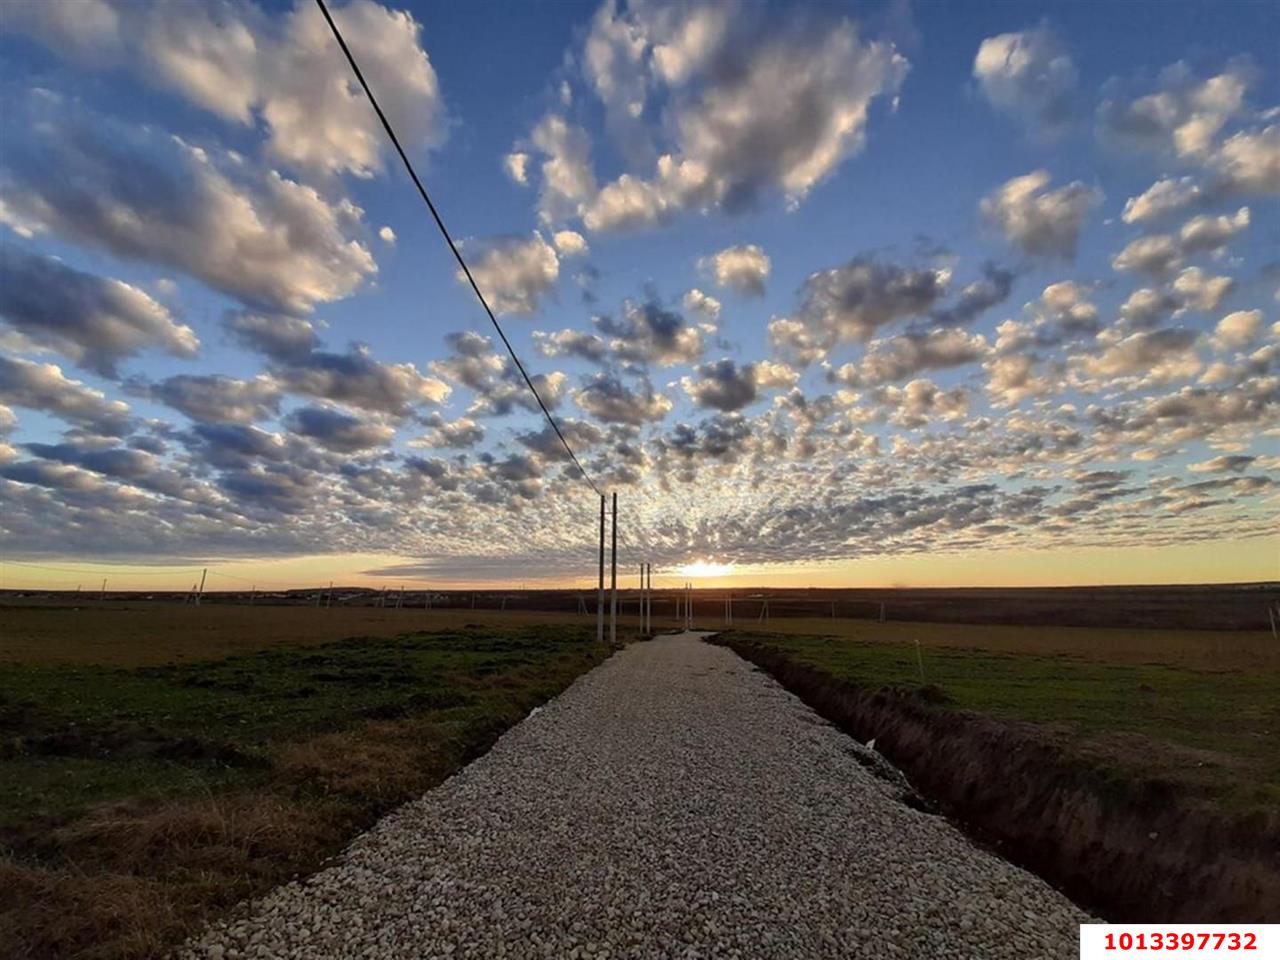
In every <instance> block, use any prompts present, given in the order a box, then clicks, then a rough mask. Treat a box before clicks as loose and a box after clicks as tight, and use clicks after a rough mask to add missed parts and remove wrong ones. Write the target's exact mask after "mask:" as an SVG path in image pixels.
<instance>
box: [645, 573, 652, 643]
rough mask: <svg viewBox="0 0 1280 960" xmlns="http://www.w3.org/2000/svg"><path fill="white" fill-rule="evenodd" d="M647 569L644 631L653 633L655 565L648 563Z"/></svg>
mask: <svg viewBox="0 0 1280 960" xmlns="http://www.w3.org/2000/svg"><path fill="white" fill-rule="evenodd" d="M644 568H645V577H644V579H645V585H644V629H645V632H646V633H652V632H653V564H652V563H646V564H645V565H644Z"/></svg>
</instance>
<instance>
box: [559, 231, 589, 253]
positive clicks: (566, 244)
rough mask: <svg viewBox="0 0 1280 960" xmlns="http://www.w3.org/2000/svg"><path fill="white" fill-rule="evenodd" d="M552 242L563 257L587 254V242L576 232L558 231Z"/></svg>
mask: <svg viewBox="0 0 1280 960" xmlns="http://www.w3.org/2000/svg"><path fill="white" fill-rule="evenodd" d="M551 242H552V243H554V244H555V245H556V252H557V253H559V254H560V256H562V257H576V256H578V255H579V254H583V253H586V252H587V241H586V239H585V238H584V237H583V236H582V234H580V233H578V232H577V231H576V230H557V231H556V232H555V234H554V235H553V236H552V238H551Z"/></svg>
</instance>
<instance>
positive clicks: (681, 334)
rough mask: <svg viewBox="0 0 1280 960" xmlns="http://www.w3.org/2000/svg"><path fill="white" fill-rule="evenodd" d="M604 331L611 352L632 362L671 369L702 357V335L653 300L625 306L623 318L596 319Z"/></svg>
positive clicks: (681, 318) (630, 302)
mask: <svg viewBox="0 0 1280 960" xmlns="http://www.w3.org/2000/svg"><path fill="white" fill-rule="evenodd" d="M595 323H596V326H597V328H599V330H600V332H601V333H602V334H604V335H605V336H606V337H609V338H610V339H609V349H610V351H611V352H612V353H613V355H614V356H615V357H617V358H618V359H620V360H623V361H625V362H628V363H633V364H639V365H642V366H647V365H649V364H652V365H654V366H659V367H670V366H675V365H676V364H681V363H693V362H694V361H695V360H697V359H698V358H699V357H701V356H702V351H703V337H702V332H701V331H700V330H698V329H697V328H696V327H691V326H689V325H687V324H686V323H685V321H684V317H682V316H681V315H680V314H678V313H676V312H675V311H674V310H667V309H664V308H663V307H662V306H660V305H659V304H657V303H655V302H654V301H652V300H647V301H645V302H643V303H637V302H636V301H634V300H628V301H626V302H625V303H624V304H623V307H622V317H621V318H620V319H614V318H613V317H610V316H600V317H596V318H595Z"/></svg>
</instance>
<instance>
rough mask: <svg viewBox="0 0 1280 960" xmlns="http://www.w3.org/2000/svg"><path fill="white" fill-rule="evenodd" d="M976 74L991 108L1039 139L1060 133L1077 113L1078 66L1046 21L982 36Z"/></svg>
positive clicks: (975, 60) (974, 69) (974, 72)
mask: <svg viewBox="0 0 1280 960" xmlns="http://www.w3.org/2000/svg"><path fill="white" fill-rule="evenodd" d="M973 76H974V78H975V79H976V80H977V81H978V86H979V89H981V90H982V92H983V94H984V95H985V96H986V98H987V100H988V101H989V102H990V103H991V105H992V106H994V107H996V108H997V109H999V110H1002V111H1004V112H1005V113H1008V114H1010V115H1011V116H1014V117H1016V118H1017V119H1018V120H1019V121H1021V122H1022V123H1023V124H1024V125H1025V126H1026V128H1027V129H1028V131H1029V132H1031V133H1032V134H1034V135H1035V136H1037V137H1042V138H1046V139H1050V138H1053V137H1056V136H1058V135H1059V134H1061V133H1062V132H1063V130H1064V129H1065V128H1066V127H1067V126H1068V125H1069V124H1070V123H1071V121H1072V120H1073V119H1074V117H1075V103H1074V97H1075V91H1076V84H1077V81H1078V75H1077V72H1076V67H1075V64H1074V63H1073V62H1072V60H1071V57H1070V55H1069V54H1068V53H1067V51H1066V49H1065V47H1064V46H1063V44H1062V42H1061V41H1060V40H1059V39H1058V37H1057V35H1056V34H1055V33H1054V32H1053V31H1052V30H1051V29H1050V28H1049V27H1048V25H1046V24H1041V25H1040V26H1038V27H1036V28H1034V29H1032V30H1023V31H1021V32H1018V33H1002V34H999V35H997V36H994V37H988V38H987V39H985V40H983V41H982V44H981V45H980V46H979V47H978V54H977V56H976V57H975V58H974V61H973Z"/></svg>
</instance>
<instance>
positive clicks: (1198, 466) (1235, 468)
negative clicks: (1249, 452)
mask: <svg viewBox="0 0 1280 960" xmlns="http://www.w3.org/2000/svg"><path fill="white" fill-rule="evenodd" d="M1257 459H1258V458H1257V457H1248V456H1242V455H1236V456H1221V457H1214V458H1212V459H1210V460H1202V461H1200V462H1199V463H1193V464H1190V465H1188V467H1187V469H1188V470H1190V471H1191V472H1192V473H1227V472H1230V473H1239V472H1240V471H1242V470H1247V469H1248V468H1249V467H1251V466H1252V465H1253V463H1254V461H1255V460H1257Z"/></svg>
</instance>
